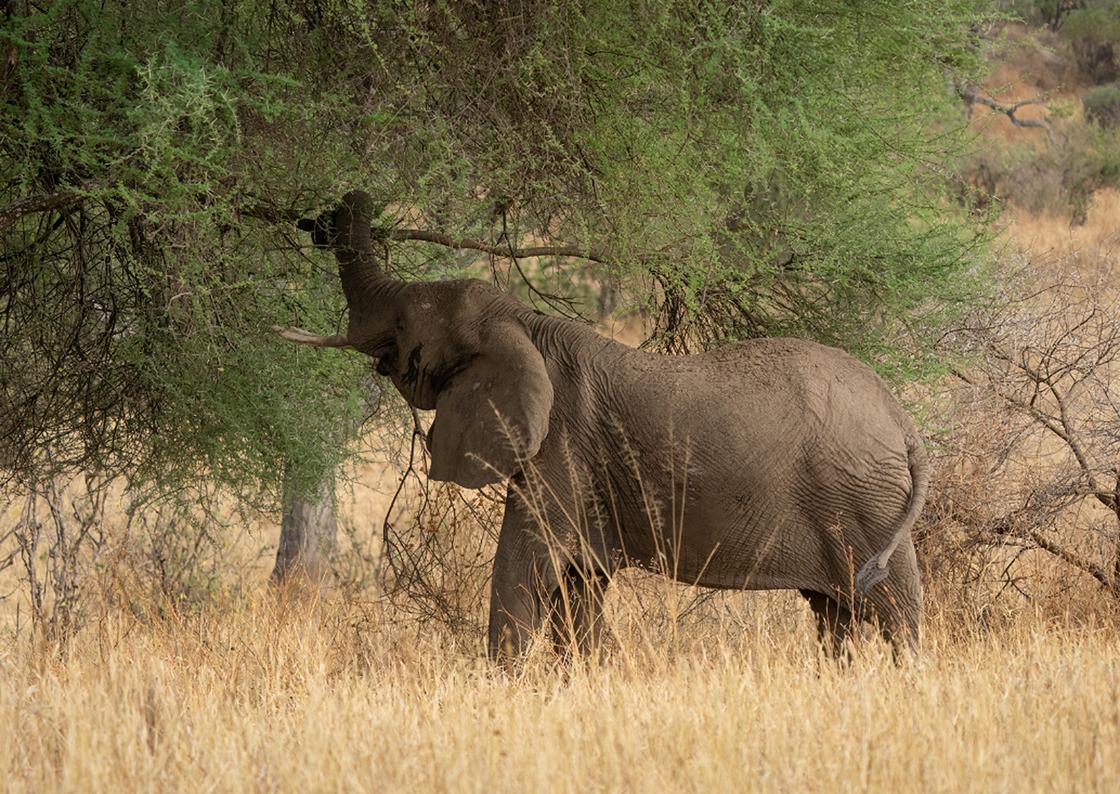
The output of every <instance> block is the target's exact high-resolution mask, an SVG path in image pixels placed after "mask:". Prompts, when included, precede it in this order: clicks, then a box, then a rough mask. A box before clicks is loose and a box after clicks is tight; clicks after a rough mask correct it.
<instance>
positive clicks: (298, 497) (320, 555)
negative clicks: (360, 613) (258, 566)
mask: <svg viewBox="0 0 1120 794" xmlns="http://www.w3.org/2000/svg"><path fill="white" fill-rule="evenodd" d="M335 504H336V503H335V494H334V474H333V473H332V474H329V475H327V476H326V477H325V478H323V481H322V482H321V483H319V485H318V486H317V487H316V488H315V490H314V491H313V492H312V493H310V494H304V493H300V492H298V491H297V490H295V488H294V487H293V486H292V485H291V483H290V481H289V479H288V478H287V477H285V479H284V517H283V519H282V520H281V522H280V545H279V546H278V547H277V549H276V566H275V567H274V568H273V569H272V581H273V582H277V583H279V582H284V581H288V580H290V579H291V577H292V576H294V575H298V576H301V577H303V578H306V579H307V580H308V581H310V582H313V583H315V584H323V583H325V582H326V581H328V580H329V579H330V576H331V557H332V556H333V555H334V552H335V549H336V547H337V545H338V538H337V532H338V519H337V517H336V515H335Z"/></svg>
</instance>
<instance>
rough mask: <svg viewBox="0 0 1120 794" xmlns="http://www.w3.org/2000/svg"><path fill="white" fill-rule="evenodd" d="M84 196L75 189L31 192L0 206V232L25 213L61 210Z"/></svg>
mask: <svg viewBox="0 0 1120 794" xmlns="http://www.w3.org/2000/svg"><path fill="white" fill-rule="evenodd" d="M84 198H85V196H84V195H83V194H82V193H80V192H79V191H77V190H56V191H53V192H51V193H33V194H32V195H30V196H24V197H23V198H21V199H16V200H15V201H13V202H11V203H10V204H6V205H4V206H3V207H0V232H3V231H4V230H5V229H7V228H8V227H9V226H11V225H12V224H13V223H15V222H16V221H18V220H19V219H20V218H22V217H24V216H25V215H33V214H34V213H37V212H49V211H50V210H62V209H68V208H70V207H73V206H75V205H77V204H80V203H81V202H82V200H83V199H84Z"/></svg>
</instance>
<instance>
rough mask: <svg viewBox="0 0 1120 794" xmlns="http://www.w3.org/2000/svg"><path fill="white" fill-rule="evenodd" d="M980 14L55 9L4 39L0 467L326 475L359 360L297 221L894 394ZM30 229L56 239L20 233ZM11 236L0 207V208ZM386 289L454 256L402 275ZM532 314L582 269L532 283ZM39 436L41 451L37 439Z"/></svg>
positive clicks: (697, 341)
mask: <svg viewBox="0 0 1120 794" xmlns="http://www.w3.org/2000/svg"><path fill="white" fill-rule="evenodd" d="M979 5H981V4H980V3H979V2H974V1H973V0H947V1H939V2H935V1H934V0H911V1H910V2H907V3H897V2H893V0H854V1H853V0H823V1H821V2H818V1H813V2H810V1H809V0H773V2H762V1H761V0H757V1H754V2H749V1H748V2H731V3H727V2H710V1H707V0H702V1H701V2H695V0H690V1H689V2H684V0H626V2H622V1H621V0H597V1H596V2H575V1H574V0H548V1H545V0H534V1H532V2H516V3H515V2H512V1H508V2H507V1H505V0H502V1H500V2H483V1H482V0H465V1H464V2H448V1H447V0H438V1H437V2H400V1H397V0H393V1H390V0H365V1H364V2H362V1H361V0H358V1H355V0H270V1H269V2H267V3H255V2H254V3H249V2H241V1H240V0H221V1H219V0H186V1H184V0H175V1H174V2H173V1H172V0H154V1H153V2H145V3H141V4H136V3H124V2H119V1H118V2H114V0H103V1H102V0H98V1H97V2H94V1H93V0H58V1H57V2H53V3H50V4H47V5H46V6H45V7H44V8H45V10H39V9H40V6H27V7H25V8H23V9H19V8H13V7H11V6H9V7H6V8H5V10H4V11H3V12H0V13H3V15H4V16H3V20H2V26H0V55H2V56H3V58H2V59H0V63H3V64H7V66H4V67H3V71H2V72H0V208H3V207H8V208H11V207H14V206H16V205H17V204H18V203H19V202H21V201H25V200H26V199H27V198H28V197H39V198H41V199H43V201H41V202H40V205H38V206H39V208H37V209H34V210H33V211H26V212H23V211H21V212H18V213H15V214H13V215H12V217H13V220H12V221H11V222H10V223H5V225H4V227H3V230H2V232H0V233H2V235H3V237H2V241H3V259H4V265H5V271H4V276H3V282H2V283H0V294H2V295H3V298H2V301H3V302H2V303H0V310H3V312H4V319H5V335H4V338H3V340H2V341H0V361H2V365H3V367H4V370H5V373H6V375H5V380H4V384H3V404H2V405H0V408H2V409H3V411H4V415H5V419H4V422H5V424H4V425H3V427H2V428H0V431H2V432H0V438H2V439H3V440H2V441H0V459H2V461H0V463H2V465H3V466H4V468H5V469H6V470H8V471H16V472H24V473H25V474H26V473H28V472H33V471H34V470H36V467H41V466H42V465H45V463H44V461H45V460H47V459H49V460H51V461H55V462H62V463H66V464H68V465H94V466H98V467H105V468H119V469H122V470H129V471H131V472H133V473H135V474H138V475H140V476H142V477H144V478H146V479H149V480H155V481H158V482H162V483H165V484H166V485H167V486H168V487H174V486H175V484H176V483H182V482H187V481H189V480H190V479H192V478H197V477H200V476H212V477H216V478H218V479H219V480H221V481H223V482H227V483H229V484H233V485H236V486H238V487H239V488H240V489H241V490H243V491H244V492H246V493H249V492H253V491H259V490H260V489H261V488H264V489H265V490H266V491H268V492H270V493H272V494H275V487H274V484H275V482H276V480H277V478H278V477H279V473H280V472H281V471H283V470H285V469H289V470H292V471H294V473H295V474H296V476H297V479H300V480H302V481H306V482H312V481H314V480H315V479H317V478H318V477H320V476H321V474H322V472H323V471H324V470H326V469H328V468H329V467H331V466H334V465H336V464H337V463H338V461H339V460H340V459H341V458H342V457H343V456H344V454H345V452H344V450H345V443H344V442H345V440H346V438H347V437H348V436H349V435H351V434H352V428H353V427H354V426H355V424H356V421H357V419H358V416H359V415H360V413H361V411H362V404H363V401H362V393H361V387H360V386H359V384H360V383H361V381H362V368H363V366H364V365H363V364H362V363H361V362H360V361H358V360H356V358H355V357H352V356H350V357H348V356H346V355H344V354H337V353H331V352H326V353H323V352H315V351H306V350H299V349H296V348H294V347H291V346H288V345H285V344H283V343H281V342H279V341H278V340H275V339H274V338H273V337H272V336H270V334H269V333H268V328H269V326H270V325H272V324H273V323H280V324H298V325H302V326H304V327H308V328H314V329H316V330H322V331H329V329H332V328H334V327H336V326H337V325H338V323H339V322H340V321H341V319H342V317H341V313H342V308H343V307H342V303H341V295H340V294H339V290H338V288H337V280H336V279H335V277H334V275H333V263H331V262H330V261H329V260H328V259H327V258H326V257H325V256H324V255H322V254H321V253H319V252H315V251H311V250H309V249H307V248H301V247H300V245H306V243H305V241H302V240H299V239H298V238H297V236H296V234H295V232H294V231H293V229H292V228H291V225H290V219H291V218H292V217H295V216H298V215H300V214H313V213H314V212H316V211H318V210H319V209H321V208H322V207H323V206H325V205H327V204H329V203H331V202H332V201H334V200H336V198H337V196H339V195H340V194H341V193H342V192H344V191H345V190H347V189H350V188H354V187H361V188H363V189H366V190H369V191H370V192H372V193H374V194H375V195H376V196H378V197H379V198H380V199H381V200H382V201H384V202H385V204H386V207H387V210H386V223H391V224H398V225H406V226H408V225H411V226H420V227H424V228H432V229H436V230H438V231H443V232H446V233H449V234H453V235H472V236H477V237H481V238H483V239H487V240H490V241H491V242H493V243H495V244H504V243H505V242H513V243H524V242H526V241H540V240H553V241H558V242H563V243H565V244H574V245H580V246H584V247H586V248H588V249H591V248H594V249H595V251H596V252H598V253H599V254H600V255H601V256H600V258H601V259H602V260H603V261H602V262H599V263H596V264H594V265H593V266H592V267H591V270H590V275H591V276H592V278H593V279H596V280H600V281H607V282H610V283H612V284H616V285H617V286H619V287H620V288H621V289H622V291H623V294H624V295H625V296H626V297H627V299H628V302H629V305H631V306H634V307H638V308H641V309H643V310H646V311H649V312H651V313H652V314H653V315H654V316H655V317H656V318H657V322H658V325H657V336H656V339H655V342H657V343H659V344H661V345H662V346H663V347H666V348H669V349H693V348H696V347H702V346H707V345H711V344H715V343H718V342H721V341H724V340H728V339H735V338H742V337H746V336H752V335H760V334H796V335H802V336H811V337H814V338H818V339H821V340H822V341H826V342H830V343H833V344H839V345H843V346H845V347H847V348H849V349H851V350H853V351H854V352H856V353H857V354H858V355H861V356H864V357H865V358H867V359H869V360H871V361H873V362H875V363H876V364H877V365H878V366H879V367H880V368H881V369H882V370H883V371H885V372H888V373H892V374H894V375H897V376H899V377H907V376H916V375H921V374H928V373H929V372H930V371H931V370H932V368H934V367H935V364H936V362H935V359H934V358H933V356H932V354H931V353H930V342H931V340H932V339H933V338H935V337H936V334H937V333H938V331H939V329H940V328H942V327H943V326H944V324H945V323H946V322H948V321H949V320H951V318H952V316H953V315H954V314H955V313H958V312H960V311H961V310H962V309H963V307H965V306H967V302H968V300H969V299H970V298H971V297H973V296H975V295H976V294H977V292H978V290H979V289H980V287H981V286H982V283H983V261H984V257H983V242H984V238H983V230H982V228H978V227H977V226H976V224H975V222H974V221H973V220H972V219H971V218H970V216H969V215H968V214H967V212H966V211H965V210H964V209H963V208H959V207H957V206H956V205H954V204H953V203H951V202H950V201H949V199H948V196H947V193H946V185H947V183H948V181H949V180H948V179H947V178H946V171H947V164H948V163H950V162H951V161H952V159H953V158H954V157H955V156H956V154H957V153H958V152H959V151H960V149H961V147H962V146H963V145H964V139H963V131H962V129H961V124H960V114H959V112H958V109H957V108H956V107H954V99H953V97H952V96H951V94H950V92H948V91H946V89H945V77H946V74H947V73H951V74H959V75H965V76H967V75H970V74H973V73H974V71H975V70H976V68H977V60H978V49H977V47H976V46H975V41H974V40H973V39H974V37H973V34H972V33H971V32H970V27H969V26H970V25H971V24H973V23H975V22H976V21H977V20H978V19H979V18H980V12H979V11H978V6H979ZM44 206H45V208H44ZM0 211H2V210H0ZM391 254H392V264H393V267H394V270H395V272H397V273H399V274H404V275H407V276H409V277H415V278H438V277H442V276H446V275H448V274H452V273H458V272H461V271H462V270H463V268H464V267H467V266H469V265H470V264H471V260H470V258H469V257H466V256H464V255H463V254H460V253H457V252H453V251H448V250H444V249H439V250H433V249H432V248H430V247H426V246H422V245H419V244H400V245H396V246H393V247H392V250H391ZM528 272H529V274H530V278H539V279H542V280H545V279H547V280H548V283H549V285H550V287H551V289H552V290H553V291H559V292H573V291H575V290H576V289H577V287H576V284H577V282H584V281H586V278H587V275H588V268H587V266H586V263H585V262H581V261H579V260H572V259H562V260H556V261H554V262H544V263H541V265H540V269H539V271H534V270H529V271H528ZM44 428H45V429H46V430H44Z"/></svg>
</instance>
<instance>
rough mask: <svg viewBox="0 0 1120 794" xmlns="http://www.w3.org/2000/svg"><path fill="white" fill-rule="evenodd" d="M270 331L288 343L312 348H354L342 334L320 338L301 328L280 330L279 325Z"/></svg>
mask: <svg viewBox="0 0 1120 794" xmlns="http://www.w3.org/2000/svg"><path fill="white" fill-rule="evenodd" d="M272 330H273V331H274V332H276V333H277V334H279V335H280V336H282V337H284V338H285V339H287V340H288V341H289V342H295V343H296V344H299V345H311V346H312V347H337V348H341V349H348V348H353V347H354V346H353V345H352V344H350V340H349V339H347V338H346V337H345V336H343V335H342V334H333V335H331V336H321V335H319V334H313V333H311V332H310V331H305V330H303V329H302V328H282V327H280V326H279V325H274V326H272Z"/></svg>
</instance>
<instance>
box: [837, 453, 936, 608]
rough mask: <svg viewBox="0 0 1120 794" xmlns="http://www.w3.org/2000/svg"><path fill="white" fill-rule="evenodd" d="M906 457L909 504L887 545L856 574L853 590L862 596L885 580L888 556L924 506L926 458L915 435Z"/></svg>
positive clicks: (927, 484)
mask: <svg viewBox="0 0 1120 794" xmlns="http://www.w3.org/2000/svg"><path fill="white" fill-rule="evenodd" d="M906 455H907V457H908V458H909V464H910V505H909V507H908V508H907V509H906V515H905V516H903V518H902V523H900V524H899V525H898V529H897V530H895V533H894V537H892V538H891V542H890V545H889V546H887V547H886V548H885V549H883V550H882V551H881V552H879V553H878V554H876V555H875V556H874V557H872V558H871V559H870V560H868V561H867V562H866V563H865V564H864V566H863V567H862V568H860V569H859V573H857V574H856V581H855V587H856V590H858V591H860V592H863V593H866V592H868V591H869V590H870V589H871V588H872V587H874V586H875V585H877V584H879V582H881V581H883V580H884V579H886V578H887V564H888V563H889V562H890V561H891V555H892V554H894V552H895V549H897V548H898V547H899V545H900V544H901V543H902V541H903V540H904V539H905V538H906V536H907V535H908V534H910V530H912V529H913V528H914V524H916V523H917V522H918V516H920V515H921V514H922V508H923V507H924V506H925V503H926V493H927V492H928V491H929V457H928V456H927V455H926V450H925V447H924V446H922V442H921V440H920V439H919V438H917V436H911V437H910V438H909V439H908V440H907V442H906Z"/></svg>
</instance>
